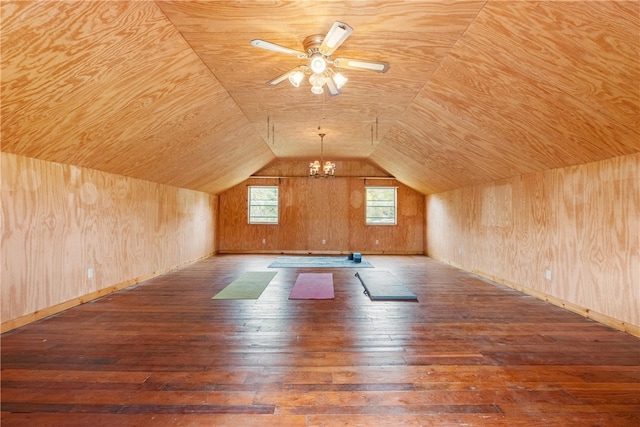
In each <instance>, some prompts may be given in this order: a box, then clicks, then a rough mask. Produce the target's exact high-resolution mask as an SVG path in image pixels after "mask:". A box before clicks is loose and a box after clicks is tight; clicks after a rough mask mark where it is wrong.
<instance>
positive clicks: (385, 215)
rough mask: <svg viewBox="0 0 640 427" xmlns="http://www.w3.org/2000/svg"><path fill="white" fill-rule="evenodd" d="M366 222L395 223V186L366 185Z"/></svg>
mask: <svg viewBox="0 0 640 427" xmlns="http://www.w3.org/2000/svg"><path fill="white" fill-rule="evenodd" d="M366 196H367V205H366V223H367V224H373V225H375V224H395V223H396V188H395V187H366Z"/></svg>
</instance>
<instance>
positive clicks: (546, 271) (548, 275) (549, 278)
mask: <svg viewBox="0 0 640 427" xmlns="http://www.w3.org/2000/svg"><path fill="white" fill-rule="evenodd" d="M544 278H545V279H547V280H551V270H550V269H548V268H547V269H546V270H545V271H544Z"/></svg>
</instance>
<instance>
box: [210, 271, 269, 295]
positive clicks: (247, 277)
mask: <svg viewBox="0 0 640 427" xmlns="http://www.w3.org/2000/svg"><path fill="white" fill-rule="evenodd" d="M276 274H277V271H276V272H273V271H247V272H245V273H242V274H241V275H240V277H238V278H237V279H236V280H234V281H233V282H231V283H229V284H228V285H227V286H226V287H225V288H224V289H223V290H221V291H220V292H218V293H217V294H216V295H214V296H213V298H211V299H258V298H259V297H260V295H261V294H262V292H263V291H264V290H265V289H266V288H267V285H269V282H271V279H273V278H274V276H275V275H276Z"/></svg>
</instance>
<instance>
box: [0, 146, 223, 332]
mask: <svg viewBox="0 0 640 427" xmlns="http://www.w3.org/2000/svg"><path fill="white" fill-rule="evenodd" d="M1 161H2V163H1V164H2V254H1V260H2V273H1V276H0V277H1V280H2V282H1V289H2V294H1V295H2V304H1V313H0V314H1V317H2V330H3V332H4V331H5V330H9V329H12V328H14V327H17V326H20V325H21V324H24V323H28V322H29V321H32V320H36V319H38V318H41V317H44V316H47V315H50V314H53V313H54V312H56V311H59V310H61V309H65V308H68V307H69V306H73V305H75V304H79V303H81V302H84V301H86V300H88V299H91V298H95V297H97V296H100V295H102V294H105V293H108V292H110V291H112V290H115V289H118V288H122V287H125V286H128V285H131V284H133V283H136V282H137V281H139V280H142V279H145V278H148V277H151V276H153V275H157V274H160V273H162V272H165V271H168V270H170V269H172V268H175V267H177V266H179V265H182V264H186V263H188V262H190V261H193V260H196V259H199V258H202V257H205V256H208V255H210V254H212V253H214V251H215V247H214V245H215V227H214V226H215V216H216V212H215V209H216V205H217V198H216V196H213V195H210V194H207V193H201V192H197V191H193V190H185V189H180V188H176V187H170V186H166V185H161V184H155V183H152V182H149V181H142V180H137V179H132V178H126V177H123V176H119V175H113V174H108V173H104V172H100V171H96V170H92V169H85V168H79V167H75V166H70V165H64V164H60V163H52V162H46V161H42V160H36V159H32V158H28V157H23V156H17V155H13V154H7V153H2V157H1ZM90 268H92V269H93V275H94V276H93V278H89V277H88V269H90Z"/></svg>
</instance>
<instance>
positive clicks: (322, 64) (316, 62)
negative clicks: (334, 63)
mask: <svg viewBox="0 0 640 427" xmlns="http://www.w3.org/2000/svg"><path fill="white" fill-rule="evenodd" d="M309 66H310V68H311V71H313V72H314V73H316V74H321V73H323V72H324V70H326V69H327V61H326V60H325V59H324V57H323V56H322V55H321V54H319V53H316V54H314V55H313V56H311V63H310V65H309Z"/></svg>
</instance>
